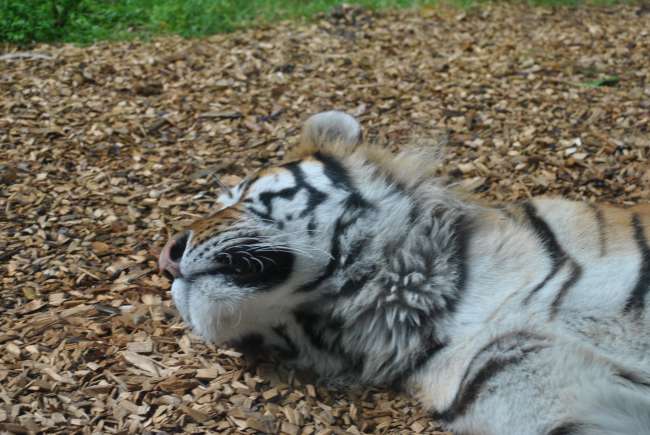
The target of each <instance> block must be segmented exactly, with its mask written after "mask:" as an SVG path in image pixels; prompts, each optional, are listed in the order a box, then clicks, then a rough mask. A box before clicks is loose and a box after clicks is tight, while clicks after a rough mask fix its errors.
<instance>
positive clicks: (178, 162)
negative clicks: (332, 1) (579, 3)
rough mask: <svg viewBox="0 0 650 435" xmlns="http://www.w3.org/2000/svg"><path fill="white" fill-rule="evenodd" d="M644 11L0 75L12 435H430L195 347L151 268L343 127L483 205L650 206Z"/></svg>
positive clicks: (402, 17) (496, 11)
mask: <svg viewBox="0 0 650 435" xmlns="http://www.w3.org/2000/svg"><path fill="white" fill-rule="evenodd" d="M649 12H650V11H649V10H648V9H647V8H644V7H639V6H621V7H615V8H608V9H595V8H584V9H578V10H569V9H558V10H551V9H530V8H527V7H515V6H512V5H505V6H494V7H485V8H481V9H477V10H472V11H465V12H463V11H459V10H451V9H449V10H447V9H426V10H422V11H405V12H383V13H370V12H367V11H363V10H358V9H354V8H344V9H338V10H336V11H334V12H333V13H331V14H328V15H326V16H323V17H322V18H321V19H320V20H318V21H317V22H315V23H312V24H302V25H298V24H295V23H294V24H280V25H277V26H274V27H273V28H268V29H255V30H250V31H246V32H240V33H235V34H231V35H224V36H214V37H211V38H207V39H202V40H181V39H177V38H165V39H159V40H156V41H154V42H151V43H118V44H98V45H95V46H91V47H86V48H76V47H71V46H65V47H53V46H39V47H36V49H35V52H37V54H38V55H35V54H34V53H31V54H27V55H17V54H16V53H6V54H5V55H3V56H2V57H0V71H1V73H0V183H1V184H0V210H1V211H0V237H1V238H0V259H1V262H0V273H1V278H0V279H1V280H2V281H1V282H2V285H1V294H0V296H1V297H0V310H1V312H2V313H3V314H2V317H1V319H0V347H1V349H2V351H1V354H0V432H2V431H5V432H23V433H28V432H38V431H47V432H57V431H58V432H61V433H91V432H93V433H118V432H119V433H177V432H186V433H259V432H263V433H285V434H292V435H295V434H304V435H308V434H338V433H352V434H359V433H426V434H435V433H441V432H437V431H439V430H441V429H439V427H438V425H437V424H436V423H435V422H434V421H432V420H430V419H429V418H427V416H426V413H425V412H424V411H423V410H422V409H420V408H419V407H418V406H417V404H415V402H413V401H410V400H408V399H406V398H404V397H402V396H399V395H396V394H393V393H388V392H385V391H377V390H370V391H351V392H333V391H328V390H327V389H325V388H323V387H320V386H313V385H309V384H306V383H305V382H303V383H301V382H299V381H297V380H295V379H292V378H291V377H289V376H282V375H277V376H276V375H274V374H273V373H274V372H273V371H270V370H268V367H265V366H261V367H259V368H257V369H255V370H251V369H249V368H246V366H245V362H244V361H242V359H241V358H240V357H239V355H238V354H237V353H235V352H233V351H231V350H228V349H217V348H215V347H213V346H210V345H206V344H203V343H202V342H201V341H200V340H198V339H197V338H196V337H194V336H192V335H189V334H188V331H187V330H186V329H185V328H184V326H183V324H182V323H181V322H180V320H179V318H178V316H177V314H176V311H175V309H174V307H173V305H172V304H171V302H170V296H169V291H168V290H169V282H168V281H167V280H166V279H165V278H163V277H161V276H159V275H158V273H157V270H156V257H157V254H158V252H159V250H160V248H161V247H162V245H163V243H164V241H165V240H166V239H167V237H168V236H169V234H170V233H172V232H174V229H175V228H178V227H180V226H182V224H183V223H184V222H187V221H188V220H192V219H193V218H195V217H196V216H202V215H204V214H205V213H206V212H207V211H208V210H209V209H210V204H211V201H212V198H214V195H215V192H216V190H217V188H216V186H215V183H214V177H215V176H219V177H223V176H225V175H226V174H234V175H237V176H241V175H243V174H245V173H248V172H250V171H254V170H255V169H257V168H259V167H261V166H263V165H266V164H269V163H271V162H274V161H277V160H279V159H281V158H282V156H283V155H284V153H285V151H286V150H288V149H289V148H290V147H291V146H293V145H295V143H296V140H297V134H298V131H299V126H300V123H301V120H304V119H305V117H306V116H307V115H309V114H312V113H315V112H317V111H321V110H325V109H330V108H339V109H345V110H348V111H350V112H352V113H354V114H355V115H357V116H358V117H359V118H360V119H361V121H362V123H363V125H364V128H365V131H366V137H368V138H369V139H370V140H374V141H376V142H379V144H380V145H382V146H383V145H386V144H388V145H394V144H397V145H399V144H404V143H406V142H409V141H412V140H415V141H421V140H423V139H430V140H431V141H432V142H433V141H439V140H442V141H443V142H444V143H445V144H446V151H447V153H446V157H445V165H444V167H443V169H442V172H443V173H444V174H443V175H445V176H447V177H449V178H450V179H451V180H457V181H458V182H460V183H461V184H463V185H464V186H465V187H466V188H468V189H470V190H473V191H475V192H477V194H478V195H479V196H481V197H484V198H490V199H498V200H510V199H514V200H516V199H523V198H526V197H528V196H531V195H537V194H561V195H566V196H569V197H572V198H587V199H589V200H603V201H611V202H616V203H620V204H633V203H638V202H648V200H650V163H649V158H650V131H649V124H650V63H649V60H648V59H649V58H650V13H649Z"/></svg>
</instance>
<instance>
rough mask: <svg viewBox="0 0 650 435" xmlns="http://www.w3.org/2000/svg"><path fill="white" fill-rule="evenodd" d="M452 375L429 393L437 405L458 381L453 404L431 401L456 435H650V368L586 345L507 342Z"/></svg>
mask: <svg viewBox="0 0 650 435" xmlns="http://www.w3.org/2000/svg"><path fill="white" fill-rule="evenodd" d="M450 356H451V355H450ZM452 364H454V363H453V362H451V361H450V362H449V366H448V367H451V365H452ZM443 365H444V364H443ZM430 368H433V367H430ZM439 368H442V367H439ZM451 372H453V369H452V370H451V371H450V373H448V374H445V373H438V375H437V376H435V378H437V379H438V384H437V385H436V384H432V383H429V384H428V386H426V387H427V388H429V389H430V390H431V391H429V392H428V394H429V395H430V397H435V396H436V393H437V392H440V393H441V394H443V395H444V394H445V391H448V389H449V385H444V384H443V383H442V382H445V380H446V382H453V381H454V379H455V378H456V379H458V380H459V382H458V383H457V384H456V385H455V386H454V387H453V388H454V389H455V391H454V394H453V395H451V396H449V397H450V399H451V400H449V401H448V403H446V404H443V403H442V402H441V401H439V400H436V399H432V400H433V402H436V401H437V402H438V403H437V404H436V403H433V406H432V408H433V410H434V415H436V416H437V417H438V418H439V419H440V420H441V421H442V422H443V423H444V424H445V425H446V426H448V428H449V429H451V430H454V431H455V433H456V434H457V435H505V434H513V435H605V434H609V435H640V434H650V371H649V370H648V368H647V367H645V366H642V365H640V364H639V363H638V362H634V361H618V360H614V359H612V358H611V357H610V356H605V355H603V354H601V353H600V352H599V351H598V350H597V349H595V348H592V347H589V346H588V345H587V346H585V345H584V342H582V343H578V342H577V341H575V342H574V341H572V340H571V339H567V340H564V339H562V340H561V341H558V338H557V337H555V338H553V339H549V338H547V337H546V338H545V337H543V336H539V335H534V334H531V333H514V334H508V335H505V336H503V337H501V338H498V339H496V340H494V341H492V342H491V343H490V345H489V346H487V347H485V348H484V349H482V350H481V351H480V352H479V353H477V354H476V355H475V356H474V357H473V358H471V361H470V362H469V364H467V365H466V366H465V367H464V368H463V369H462V370H461V371H458V373H461V374H460V376H458V377H456V376H455V375H454V374H453V373H451ZM426 378H427V377H426V375H425V376H423V377H422V379H421V380H423V381H425V382H426ZM436 390H438V391H436ZM423 396H425V397H426V396H427V394H423ZM426 402H427V401H426V400H425V404H426Z"/></svg>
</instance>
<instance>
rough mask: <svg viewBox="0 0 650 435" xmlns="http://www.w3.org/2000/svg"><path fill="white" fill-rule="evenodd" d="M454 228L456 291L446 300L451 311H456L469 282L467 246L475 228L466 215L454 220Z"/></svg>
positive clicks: (445, 296)
mask: <svg viewBox="0 0 650 435" xmlns="http://www.w3.org/2000/svg"><path fill="white" fill-rule="evenodd" d="M453 228H454V229H453V233H454V238H455V244H454V254H453V256H452V260H451V261H452V263H453V264H454V265H455V266H456V267H455V268H456V282H455V283H454V284H455V285H454V287H455V291H454V293H453V296H454V297H453V299H449V300H447V301H446V302H447V307H448V309H449V312H450V313H453V312H455V311H456V307H457V306H458V303H459V302H460V299H461V296H462V294H463V293H464V290H465V286H466V283H467V261H468V259H467V248H468V245H469V240H470V238H471V233H472V230H473V228H472V225H470V223H469V221H468V220H467V218H466V217H465V216H460V217H459V218H458V219H457V220H456V222H454V225H453ZM443 297H444V298H445V299H447V295H443Z"/></svg>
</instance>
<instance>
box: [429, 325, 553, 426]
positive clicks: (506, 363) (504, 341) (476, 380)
mask: <svg viewBox="0 0 650 435" xmlns="http://www.w3.org/2000/svg"><path fill="white" fill-rule="evenodd" d="M531 340H534V341H536V342H539V341H542V340H544V338H543V337H542V336H539V335H536V334H531V333H529V332H515V333H511V334H506V335H503V336H501V337H497V338H496V339H494V340H492V341H491V342H490V343H488V344H487V345H485V346H483V347H482V348H481V350H479V351H478V352H477V353H476V355H474V357H473V358H472V360H471V361H470V363H469V364H468V366H467V371H466V372H465V374H464V375H463V378H462V379H461V382H460V386H459V390H458V393H457V395H456V397H454V400H453V401H452V404H451V405H450V406H449V408H447V409H445V410H439V412H437V413H434V417H435V418H437V419H439V420H441V421H443V422H447V423H451V422H452V421H453V420H455V419H456V418H458V417H461V416H462V415H464V414H465V413H466V412H467V410H468V409H469V408H470V407H471V406H472V405H473V404H474V402H476V400H478V398H479V395H480V394H481V391H482V390H483V388H484V387H485V386H486V385H487V383H488V382H489V381H490V380H491V379H492V378H494V377H495V376H496V375H498V374H499V373H501V372H502V371H504V370H506V369H508V368H510V367H511V366H514V365H516V364H519V363H521V362H523V361H524V360H525V359H526V358H527V357H528V355H529V354H531V353H533V352H538V351H540V350H542V349H544V348H545V347H546V346H545V345H544V344H542V343H534V344H528V342H530V341H531ZM510 341H511V342H512V344H510V345H508V342H510ZM494 348H498V352H499V353H501V355H498V356H496V357H492V358H490V359H489V360H488V361H487V362H486V363H485V364H484V365H483V366H482V367H481V368H480V369H479V370H478V372H477V373H476V375H474V377H473V378H472V379H471V380H470V379H469V377H470V373H471V371H472V367H473V366H474V365H475V364H476V360H477V359H478V358H479V357H480V356H481V355H482V354H483V353H485V352H487V351H490V350H491V349H494ZM506 352H517V355H513V356H506V355H503V353H506Z"/></svg>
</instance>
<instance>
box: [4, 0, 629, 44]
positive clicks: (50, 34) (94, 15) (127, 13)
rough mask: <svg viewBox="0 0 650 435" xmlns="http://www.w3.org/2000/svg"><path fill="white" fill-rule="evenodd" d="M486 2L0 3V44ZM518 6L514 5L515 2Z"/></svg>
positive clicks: (553, 2) (221, 28)
mask: <svg viewBox="0 0 650 435" xmlns="http://www.w3.org/2000/svg"><path fill="white" fill-rule="evenodd" d="M487 1H490V0H348V1H344V0H0V42H5V43H10V44H18V45H29V44H32V43H35V42H74V43H81V44H88V43H92V42H96V41H102V40H130V39H146V38H149V37H151V36H154V35H161V34H178V35H181V36H183V37H199V36H205V35H210V34H214V33H223V32H231V31H233V30H237V29H240V28H245V27H250V26H253V25H259V24H265V23H272V22H274V21H277V20H283V19H294V20H295V19H309V18H310V17H313V16H314V15H316V14H318V13H319V12H327V11H330V10H332V9H333V8H334V7H336V6H339V5H341V4H343V3H346V4H354V5H361V6H364V7H367V8H371V9H386V8H405V7H415V8H417V7H422V6H429V5H435V4H438V3H440V2H444V3H445V4H451V5H453V6H457V7H459V8H468V7H473V6H476V5H479V4H482V3H486V2H487ZM513 1H516V0H513ZM522 2H523V3H528V4H533V5H541V6H570V7H575V6H579V5H581V4H585V3H589V4H599V5H610V4H614V3H618V2H620V1H617V0H519V3H522Z"/></svg>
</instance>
